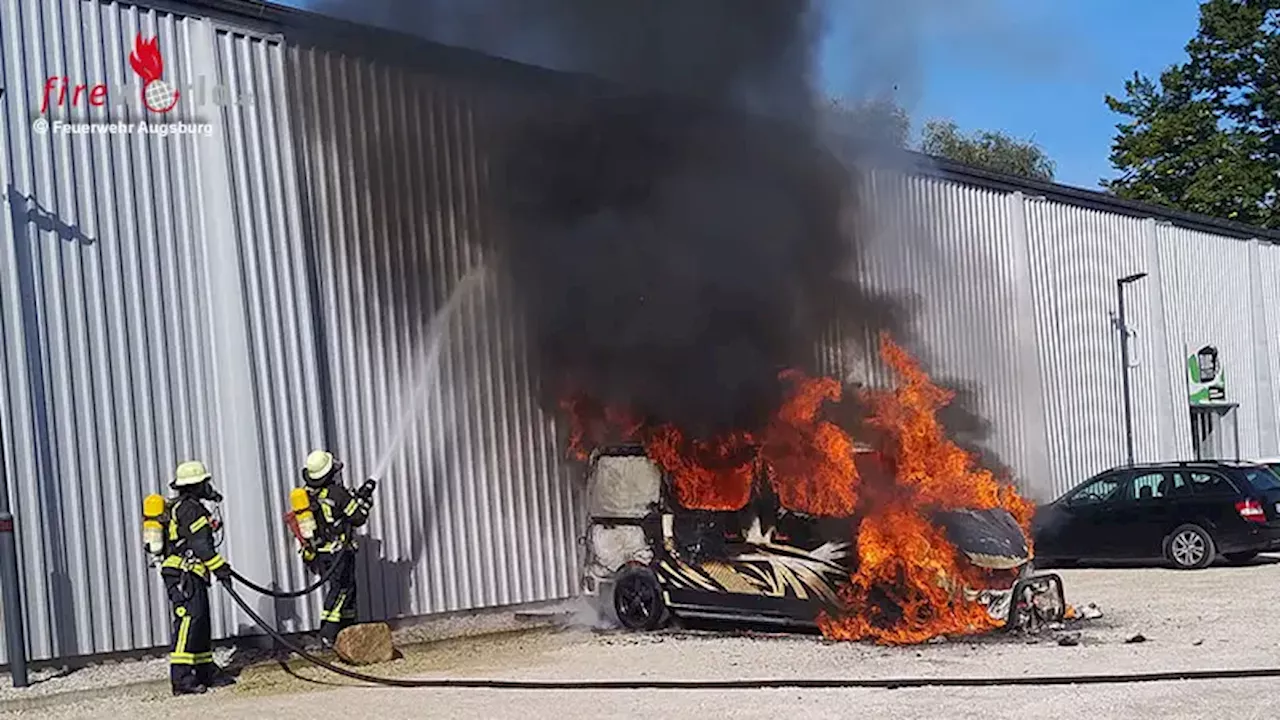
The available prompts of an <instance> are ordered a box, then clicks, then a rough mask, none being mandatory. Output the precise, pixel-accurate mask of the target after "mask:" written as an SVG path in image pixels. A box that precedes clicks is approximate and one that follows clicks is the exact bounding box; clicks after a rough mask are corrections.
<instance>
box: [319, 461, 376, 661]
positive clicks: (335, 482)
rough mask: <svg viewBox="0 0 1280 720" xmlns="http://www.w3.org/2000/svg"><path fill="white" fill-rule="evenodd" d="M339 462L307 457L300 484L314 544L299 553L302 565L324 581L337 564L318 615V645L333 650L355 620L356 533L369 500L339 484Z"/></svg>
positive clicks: (340, 468) (363, 520)
mask: <svg viewBox="0 0 1280 720" xmlns="http://www.w3.org/2000/svg"><path fill="white" fill-rule="evenodd" d="M342 468H343V465H342V462H341V461H340V460H338V459H337V458H335V457H334V456H333V453H330V452H328V451H326V450H316V451H314V452H312V453H311V454H310V455H308V456H307V459H306V463H305V465H304V467H303V468H302V480H303V483H304V485H305V487H306V488H307V493H308V494H309V495H310V496H311V508H312V512H313V513H314V514H315V519H316V532H315V539H314V540H313V542H312V543H311V544H310V546H309V547H307V548H304V550H303V559H304V560H306V561H307V565H308V567H309V568H310V569H311V571H312V572H314V573H316V574H317V575H321V576H323V575H325V574H326V573H328V572H329V570H330V568H331V567H333V565H334V564H335V563H337V565H338V567H337V568H336V569H335V570H334V571H333V575H332V576H331V578H330V580H329V587H328V589H327V590H326V592H325V596H324V609H323V611H322V612H321V614H320V641H321V642H323V643H324V644H325V645H326V646H327V647H332V646H333V643H334V641H335V640H337V638H338V633H339V632H341V631H342V629H343V628H345V627H347V626H349V625H352V624H354V623H355V620H356V557H355V550H356V538H355V529H356V528H358V527H361V526H363V525H364V524H365V522H366V521H368V519H369V510H370V503H371V499H370V498H369V497H359V496H357V495H355V494H352V492H351V491H350V490H348V489H347V487H346V486H345V485H343V484H342V482H341V481H340V476H341V474H342Z"/></svg>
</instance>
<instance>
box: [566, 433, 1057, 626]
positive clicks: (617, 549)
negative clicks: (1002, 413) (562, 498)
mask: <svg viewBox="0 0 1280 720" xmlns="http://www.w3.org/2000/svg"><path fill="white" fill-rule="evenodd" d="M862 452H870V451H867V450H863V451H862ZM758 486H761V487H767V484H758ZM587 491H588V503H589V511H590V519H589V522H588V526H587V527H588V529H587V535H586V537H585V538H584V541H585V542H584V544H585V546H586V558H585V559H586V562H585V568H584V574H583V580H582V589H583V592H584V594H586V595H587V596H588V597H591V598H593V599H594V600H595V602H596V606H597V609H598V610H600V611H601V612H607V611H608V610H609V609H611V610H612V611H613V612H614V613H616V616H617V619H618V621H619V622H620V623H621V624H622V626H623V627H626V628H628V629H633V630H653V629H657V628H659V627H661V626H662V625H664V624H665V623H666V622H667V621H668V619H669V618H670V617H671V616H672V615H675V616H678V617H681V618H690V619H703V620H737V621H741V622H744V623H762V624H775V625H782V626H792V627H814V626H816V625H817V618H818V617H819V615H820V614H821V613H822V612H823V611H838V610H839V608H840V606H841V601H840V591H841V588H842V587H843V586H845V585H847V584H848V583H849V582H850V577H851V573H852V571H854V570H855V569H856V565H857V547H856V545H855V537H854V536H855V528H856V527H857V524H856V519H854V518H823V517H814V516H810V515H806V514H804V513H797V512H792V511H789V510H787V509H786V508H783V507H781V506H780V505H779V503H778V501H777V498H776V497H775V496H773V495H772V494H771V493H768V492H756V493H754V494H753V497H752V500H751V501H750V502H749V503H748V504H747V506H746V507H744V508H742V509H740V510H737V511H698V510H688V509H685V508H682V507H680V506H679V504H678V502H676V500H675V498H674V493H673V492H672V491H671V486H670V481H669V478H668V477H667V476H666V475H665V474H664V473H663V471H662V469H661V468H660V467H659V465H658V464H657V463H655V462H654V461H653V460H652V459H650V458H649V457H648V456H647V455H646V453H645V450H644V448H643V447H642V446H639V445H618V446H611V447H606V448H601V449H598V450H597V451H595V452H594V453H593V454H592V456H591V458H590V459H589V461H588V466H587ZM935 521H936V522H937V523H938V524H939V525H940V526H941V527H943V528H944V529H945V530H946V533H947V536H948V539H949V540H950V541H951V542H952V544H954V545H955V546H956V547H957V548H958V550H959V551H960V552H961V554H962V555H963V556H964V560H965V561H966V562H968V563H971V564H972V565H974V566H977V567H980V568H988V569H991V570H997V571H1008V572H1006V573H1003V574H1004V576H1005V577H1007V578H1008V581H1007V582H1005V583H996V584H993V585H992V586H991V587H982V588H972V587H966V588H963V589H962V592H963V594H964V598H965V599H966V600H968V601H971V602H976V603H980V604H981V605H982V606H983V607H985V609H986V611H987V612H988V613H989V614H990V616H991V617H992V618H993V619H995V620H996V621H997V622H998V623H1001V624H1003V625H1004V626H1005V627H1010V628H1020V629H1027V630H1032V629H1035V628H1037V627H1040V626H1043V625H1045V624H1047V623H1050V622H1056V621H1060V620H1062V618H1063V616H1064V614H1065V612H1066V604H1065V601H1064V598H1063V593H1062V583H1061V580H1060V579H1059V578H1058V576H1057V575H1054V574H1045V573H1042V574H1034V573H1032V572H1031V563H1030V560H1031V553H1030V552H1029V549H1028V546H1027V541H1026V536H1025V535H1024V533H1023V531H1022V529H1021V528H1020V527H1019V526H1018V524H1017V523H1016V521H1015V520H1014V519H1013V517H1012V516H1011V515H1009V513H1007V512H1006V511H1004V510H999V509H997V510H981V511H976V510H960V511H950V512H944V513H938V514H937V515H936V516H935Z"/></svg>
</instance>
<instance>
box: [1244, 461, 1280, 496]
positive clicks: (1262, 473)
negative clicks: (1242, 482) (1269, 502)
mask: <svg viewBox="0 0 1280 720" xmlns="http://www.w3.org/2000/svg"><path fill="white" fill-rule="evenodd" d="M1241 474H1242V475H1244V476H1245V477H1246V478H1248V480H1249V485H1250V486H1252V487H1253V489H1254V491H1256V492H1271V491H1277V490H1280V475H1277V474H1276V473H1274V472H1271V471H1270V468H1266V467H1260V468H1246V469H1244V470H1241Z"/></svg>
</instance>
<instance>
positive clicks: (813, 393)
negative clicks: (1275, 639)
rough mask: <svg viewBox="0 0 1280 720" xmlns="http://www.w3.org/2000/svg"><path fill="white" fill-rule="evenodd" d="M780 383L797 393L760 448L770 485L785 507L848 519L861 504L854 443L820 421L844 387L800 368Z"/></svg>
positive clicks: (784, 408) (840, 432)
mask: <svg viewBox="0 0 1280 720" xmlns="http://www.w3.org/2000/svg"><path fill="white" fill-rule="evenodd" d="M782 379H783V380H787V381H790V382H791V383H792V388H793V392H792V394H791V397H790V398H789V399H788V400H787V401H786V402H785V403H783V405H782V409H781V410H779V411H778V414H777V416H776V417H775V418H774V421H773V422H772V423H771V424H770V425H769V427H768V429H767V430H766V432H765V436H764V437H765V440H764V444H763V445H762V447H761V448H760V454H761V457H762V458H763V460H764V463H765V466H766V467H767V468H768V469H769V483H770V485H771V486H772V487H773V491H774V492H775V493H777V495H778V500H779V502H781V503H782V506H783V507H786V508H789V509H792V510H798V511H800V512H805V513H808V514H810V515H827V516H834V517H848V516H850V515H852V514H853V513H854V510H855V509H856V506H857V502H858V481H859V477H858V469H857V467H855V466H854V462H853V457H854V452H853V440H852V439H851V438H850V437H849V435H848V434H847V433H845V431H844V430H841V429H840V428H838V427H836V426H835V425H833V424H831V423H829V422H827V421H825V420H821V419H819V418H818V413H819V411H821V410H822V404H823V402H825V401H835V400H839V399H840V383H838V382H836V381H835V380H832V379H831V378H817V379H813V378H807V377H805V376H804V374H803V373H801V372H799V371H796V370H788V371H786V372H784V373H782Z"/></svg>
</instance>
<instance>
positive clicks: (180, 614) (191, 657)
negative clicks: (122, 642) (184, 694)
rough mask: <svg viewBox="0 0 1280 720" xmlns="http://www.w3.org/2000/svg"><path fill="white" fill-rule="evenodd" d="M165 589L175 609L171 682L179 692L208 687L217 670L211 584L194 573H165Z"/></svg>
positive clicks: (170, 652)
mask: <svg viewBox="0 0 1280 720" xmlns="http://www.w3.org/2000/svg"><path fill="white" fill-rule="evenodd" d="M164 586H165V590H166V591H167V592H168V594H169V606H170V608H172V610H173V637H172V640H171V643H170V645H169V649H170V651H169V682H170V683H171V684H172V685H173V689H174V690H178V691H181V690H190V689H192V688H195V687H197V686H200V685H208V684H209V682H210V681H212V680H213V677H214V675H215V674H216V673H217V671H218V666H217V665H215V664H214V662H213V627H212V625H211V624H210V619H209V584H208V583H207V582H205V580H204V579H203V578H200V577H197V576H196V575H195V574H193V573H189V572H177V573H165V575H164Z"/></svg>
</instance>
